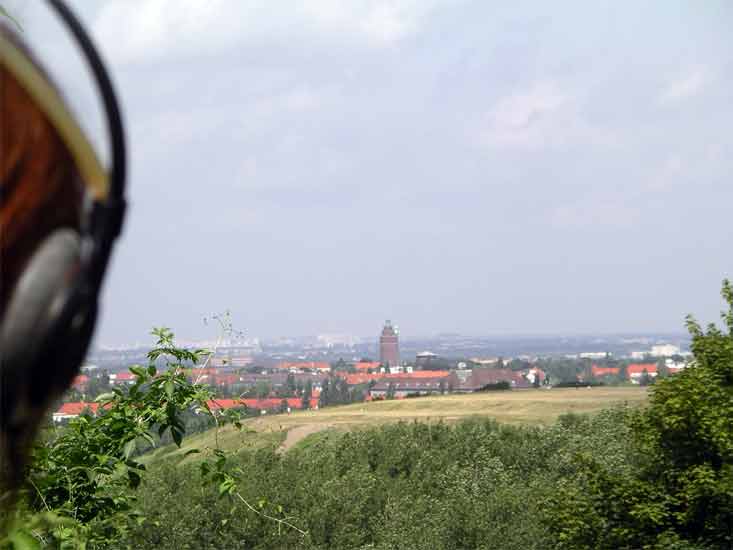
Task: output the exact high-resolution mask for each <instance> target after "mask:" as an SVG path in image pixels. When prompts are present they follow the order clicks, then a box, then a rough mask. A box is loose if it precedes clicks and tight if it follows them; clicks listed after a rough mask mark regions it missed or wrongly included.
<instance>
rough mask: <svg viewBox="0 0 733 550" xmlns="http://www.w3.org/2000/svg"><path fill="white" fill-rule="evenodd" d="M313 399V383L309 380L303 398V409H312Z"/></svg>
mask: <svg viewBox="0 0 733 550" xmlns="http://www.w3.org/2000/svg"><path fill="white" fill-rule="evenodd" d="M312 397H313V383H312V382H311V381H310V380H307V381H306V383H305V387H304V388H303V396H302V397H301V407H302V408H303V409H310V406H311V398H312Z"/></svg>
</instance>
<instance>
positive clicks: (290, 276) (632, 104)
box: [8, 0, 733, 345]
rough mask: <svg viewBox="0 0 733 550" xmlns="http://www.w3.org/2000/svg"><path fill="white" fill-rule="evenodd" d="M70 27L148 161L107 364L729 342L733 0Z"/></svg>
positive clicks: (121, 7)
mask: <svg viewBox="0 0 733 550" xmlns="http://www.w3.org/2000/svg"><path fill="white" fill-rule="evenodd" d="M70 3H71V4H72V5H73V6H74V7H75V8H76V9H77V10H79V11H80V13H81V15H82V18H83V19H84V21H85V22H86V23H87V25H88V26H89V28H90V29H91V30H92V32H93V34H94V36H95V38H96V41H97V42H98V44H99V46H100V48H101V50H102V52H103V53H104V55H105V57H106V60H107V61H108V63H109V65H110V68H111V71H112V73H113V76H114V80H115V82H116V84H117V87H118V89H119V93H120V96H121V100H122V102H123V107H124V111H125V120H126V122H127V130H128V144H129V149H130V177H129V197H130V211H129V217H128V220H127V224H126V227H125V229H124V234H123V238H122V240H121V242H120V245H119V247H118V250H117V254H116V256H115V257H114V259H113V264H112V269H111V272H110V276H109V277H108V279H107V281H106V285H105V290H104V296H103V303H102V316H101V319H100V323H99V326H98V329H97V336H96V344H97V345H117V344H121V343H124V342H135V341H140V342H147V341H149V340H150V338H149V336H148V332H149V330H150V328H151V327H153V326H160V325H165V326H170V327H172V328H173V329H174V330H175V331H176V333H177V334H179V335H180V336H181V337H185V338H192V337H194V335H196V334H201V335H204V334H206V333H207V330H209V329H207V328H206V327H205V326H204V325H203V324H202V318H203V317H204V316H206V315H210V314H211V313H212V312H218V311H223V310H224V309H230V310H231V312H232V316H233V319H234V321H235V324H236V326H237V327H238V328H242V329H244V330H246V331H247V333H249V334H251V335H258V336H262V337H273V336H275V335H281V334H290V335H307V334H319V333H351V334H375V335H376V334H377V332H378V330H379V328H380V327H381V325H382V323H383V322H384V320H385V319H387V318H390V319H393V320H395V321H396V322H397V323H398V324H399V325H400V327H401V328H402V330H403V334H405V335H406V336H407V335H408V334H430V333H438V332H458V333H471V334H486V333H492V332H500V333H503V334H518V333H524V334H527V333H530V334H532V333H549V332H551V333H553V334H568V333H581V332H585V333H624V334H626V333H649V332H674V333H678V332H684V316H685V315H686V314H687V313H692V314H694V315H695V316H697V317H698V318H699V319H700V320H701V321H703V322H709V321H718V319H719V315H718V312H719V311H720V309H721V308H722V305H723V302H722V300H721V299H720V292H719V291H720V284H721V281H722V279H723V278H724V277H731V276H733V255H731V253H730V252H731V250H733V216H731V215H730V210H731V205H732V204H733V185H731V181H730V179H731V173H733V139H732V138H731V128H733V109H732V108H731V104H730V99H731V95H730V94H731V89H733V34H732V33H731V32H730V29H731V28H733V4H731V3H729V2H725V1H722V0H721V1H720V2H713V1H711V2H706V3H670V2H662V1H657V2H649V3H644V4H639V3H633V2H613V3H608V4H606V5H597V4H588V3H584V2H567V3H562V4H556V3H552V4H550V3H547V4H545V3H524V2H513V3H511V4H509V5H507V4H490V3H485V2H477V1H458V2H442V1H427V0H426V1H408V2H403V3H394V2H390V1H387V0H384V1H382V0H376V1H374V2H367V1H359V2H352V3H346V2H338V1H335V0H334V1H331V0H328V1H326V0H324V1H317V2H308V3H303V4H300V3H273V2H264V1H259V2H257V1H253V2H234V1H223V0H222V1H213V2H208V3H199V2H194V1H181V0H178V1H174V0H138V1H124V0H105V1H100V2H95V3H85V2H81V1H72V2H70ZM16 5H17V6H18V7H16V8H14V7H13V6H16ZM8 9H9V10H13V9H16V10H17V11H15V12H13V13H17V14H18V18H19V20H20V21H21V23H22V24H23V26H24V29H25V32H26V33H27V36H28V37H29V40H30V41H32V42H33V40H34V37H36V39H35V40H36V42H38V43H43V47H44V48H46V49H53V48H54V44H55V42H54V40H52V39H51V38H48V39H46V38H43V40H41V39H40V38H38V37H39V35H41V34H42V32H43V31H44V30H45V28H46V27H44V26H43V25H41V24H40V23H39V24H34V17H35V15H34V9H35V6H29V5H27V4H24V3H19V2H15V3H14V2H13V1H12V0H10V1H9V2H8ZM45 36H46V35H45V34H43V37H45ZM49 36H50V35H49ZM63 69H64V68H63V67H61V69H60V70H62V71H63ZM77 85H81V84H78V82H73V83H71V84H70V85H69V86H70V87H65V91H66V93H67V95H69V96H71V97H73V98H77V94H76V86H77ZM79 97H80V95H79Z"/></svg>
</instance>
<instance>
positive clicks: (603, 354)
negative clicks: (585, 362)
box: [580, 351, 611, 359]
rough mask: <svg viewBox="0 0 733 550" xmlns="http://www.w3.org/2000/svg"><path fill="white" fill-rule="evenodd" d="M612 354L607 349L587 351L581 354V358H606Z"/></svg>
mask: <svg viewBox="0 0 733 550" xmlns="http://www.w3.org/2000/svg"><path fill="white" fill-rule="evenodd" d="M610 355H611V354H610V353H608V352H605V351H586V352H583V353H581V354H580V358H581V359H605V358H606V356H610Z"/></svg>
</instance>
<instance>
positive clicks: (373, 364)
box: [354, 361, 382, 371]
mask: <svg viewBox="0 0 733 550" xmlns="http://www.w3.org/2000/svg"><path fill="white" fill-rule="evenodd" d="M381 366H382V364H381V363H379V362H378V361H359V362H358V363H356V364H355V365H354V368H355V369H356V370H363V371H367V370H369V369H372V370H379V367H381Z"/></svg>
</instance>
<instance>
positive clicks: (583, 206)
mask: <svg viewBox="0 0 733 550" xmlns="http://www.w3.org/2000/svg"><path fill="white" fill-rule="evenodd" d="M640 218H641V208H640V205H638V204H629V203H628V201H624V200H621V199H619V198H618V197H610V196H605V197H604V196H596V197H590V198H588V199H584V200H580V201H579V202H576V203H573V204H565V205H561V206H558V207H556V208H554V209H553V210H552V211H551V212H550V223H551V224H552V225H553V226H555V227H560V228H565V229H581V228H583V229H598V230H604V229H630V228H633V227H634V226H635V225H636V224H637V223H638V221H639V220H640Z"/></svg>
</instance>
